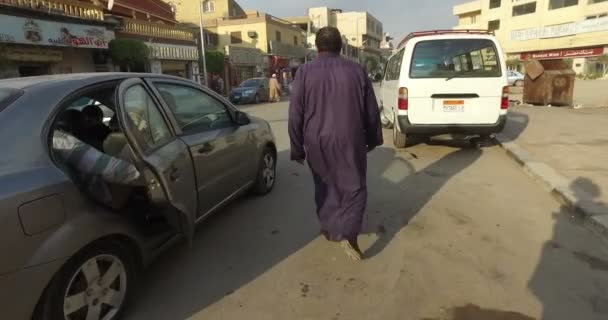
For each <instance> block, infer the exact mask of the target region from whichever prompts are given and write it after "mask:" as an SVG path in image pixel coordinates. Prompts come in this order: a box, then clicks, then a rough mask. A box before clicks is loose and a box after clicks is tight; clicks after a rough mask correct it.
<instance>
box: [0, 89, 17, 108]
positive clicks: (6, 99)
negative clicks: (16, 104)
mask: <svg viewBox="0 0 608 320" xmlns="http://www.w3.org/2000/svg"><path fill="white" fill-rule="evenodd" d="M20 95H21V91H19V90H16V89H12V88H0V111H2V110H4V109H5V108H6V107H8V106H9V105H10V104H11V103H13V101H15V99H17V98H18V97H19V96H20Z"/></svg>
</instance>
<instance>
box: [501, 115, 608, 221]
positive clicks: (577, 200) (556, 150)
mask: <svg viewBox="0 0 608 320" xmlns="http://www.w3.org/2000/svg"><path fill="white" fill-rule="evenodd" d="M607 128H608V109H605V108H593V109H572V108H559V107H554V108H549V107H529V106H520V107H513V108H511V109H510V115H509V120H508V121H507V126H506V128H505V130H504V131H503V132H502V133H501V134H499V135H498V136H497V139H498V141H499V142H500V143H501V144H502V145H503V147H504V148H505V149H506V150H507V152H508V153H509V154H510V155H511V156H513V157H514V158H515V159H516V160H517V161H518V162H520V164H522V166H524V169H525V170H526V171H527V172H528V173H530V175H532V176H533V177H535V178H536V179H538V180H540V182H541V183H543V184H544V185H545V187H547V189H548V190H549V191H550V192H552V193H553V194H555V195H556V196H558V197H559V198H560V199H561V200H563V201H564V202H566V203H567V204H569V205H571V206H573V207H575V209H578V210H579V212H581V213H583V215H585V216H586V217H588V218H589V217H591V216H597V217H600V216H602V218H600V219H599V220H602V221H604V222H603V223H602V224H603V228H602V229H603V230H601V231H602V232H604V233H608V209H607V207H606V206H605V204H608V129H607ZM597 217H596V219H595V220H598V219H597ZM595 222H597V221H595Z"/></svg>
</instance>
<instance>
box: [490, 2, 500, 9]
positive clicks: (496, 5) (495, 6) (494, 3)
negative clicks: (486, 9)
mask: <svg viewBox="0 0 608 320" xmlns="http://www.w3.org/2000/svg"><path fill="white" fill-rule="evenodd" d="M494 8H500V0H490V9H494Z"/></svg>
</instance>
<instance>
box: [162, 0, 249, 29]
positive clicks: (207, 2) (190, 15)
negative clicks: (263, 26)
mask: <svg viewBox="0 0 608 320" xmlns="http://www.w3.org/2000/svg"><path fill="white" fill-rule="evenodd" d="M168 2H169V3H170V4H172V5H173V6H174V7H175V13H176V19H177V21H179V22H183V23H192V24H196V25H199V24H200V21H201V20H200V19H201V10H202V15H203V21H204V23H207V22H212V21H214V20H215V19H218V18H223V17H239V16H244V15H245V10H243V8H241V6H240V5H239V4H238V3H237V2H236V1H234V0H171V1H168ZM199 5H200V6H201V9H199Z"/></svg>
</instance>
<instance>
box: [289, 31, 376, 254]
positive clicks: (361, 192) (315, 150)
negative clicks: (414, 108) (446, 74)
mask: <svg viewBox="0 0 608 320" xmlns="http://www.w3.org/2000/svg"><path fill="white" fill-rule="evenodd" d="M316 45H317V50H318V52H319V55H318V59H317V60H315V61H313V62H311V63H307V64H305V65H303V66H301V67H300V68H299V69H298V72H297V73H296V78H295V80H294V82H293V92H292V95H291V103H290V107H289V137H290V139H291V159H292V160H294V161H297V162H299V163H300V164H303V163H304V161H305V160H306V161H307V162H308V165H309V167H310V169H311V171H312V176H313V180H314V183H315V202H316V205H317V215H318V217H319V220H320V222H321V232H322V233H323V234H324V235H325V237H326V238H327V239H328V240H330V241H335V242H340V243H341V244H342V246H343V248H344V249H345V251H346V253H347V255H348V256H349V257H350V258H352V259H354V260H361V259H362V253H361V250H360V249H359V245H358V244H357V237H358V235H359V233H361V228H362V224H363V215H364V213H365V208H366V205H367V184H366V175H367V153H368V152H369V151H371V150H373V149H374V148H375V147H377V146H380V145H382V143H383V140H382V128H381V125H380V114H379V110H378V103H377V101H376V96H375V94H374V90H373V87H372V84H371V82H370V80H369V78H368V77H367V74H366V72H365V71H364V70H363V68H362V67H361V66H360V65H358V64H357V63H355V62H352V61H349V60H346V59H343V58H342V57H340V52H341V49H342V36H341V35H340V32H339V31H338V29H336V28H331V27H327V28H323V29H321V30H319V32H318V33H317V39H316Z"/></svg>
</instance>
